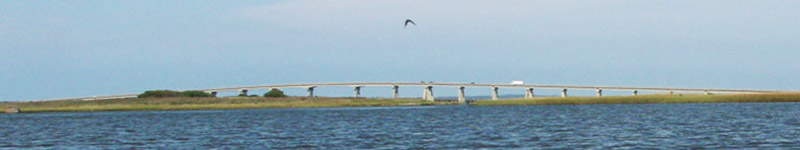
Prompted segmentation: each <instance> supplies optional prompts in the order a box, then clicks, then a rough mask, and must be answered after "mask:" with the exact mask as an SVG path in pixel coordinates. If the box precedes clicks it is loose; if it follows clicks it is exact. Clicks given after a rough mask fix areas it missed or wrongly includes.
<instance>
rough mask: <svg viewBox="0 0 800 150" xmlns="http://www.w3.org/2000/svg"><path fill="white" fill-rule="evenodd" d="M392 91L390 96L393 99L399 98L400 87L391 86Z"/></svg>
mask: <svg viewBox="0 0 800 150" xmlns="http://www.w3.org/2000/svg"><path fill="white" fill-rule="evenodd" d="M392 90H393V91H394V93H393V94H392V97H393V98H394V99H397V98H400V86H397V85H394V86H392Z"/></svg>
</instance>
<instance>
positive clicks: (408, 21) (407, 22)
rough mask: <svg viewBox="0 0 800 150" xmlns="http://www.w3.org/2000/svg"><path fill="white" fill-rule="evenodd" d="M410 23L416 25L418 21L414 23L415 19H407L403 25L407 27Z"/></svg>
mask: <svg viewBox="0 0 800 150" xmlns="http://www.w3.org/2000/svg"><path fill="white" fill-rule="evenodd" d="M409 23H411V24H412V25H414V26H416V25H417V24H416V23H414V21H411V19H406V25H403V27H404V28H405V27H407V26H408V24H409Z"/></svg>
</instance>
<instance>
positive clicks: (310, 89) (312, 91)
mask: <svg viewBox="0 0 800 150" xmlns="http://www.w3.org/2000/svg"><path fill="white" fill-rule="evenodd" d="M308 97H314V87H313V86H312V87H308Z"/></svg>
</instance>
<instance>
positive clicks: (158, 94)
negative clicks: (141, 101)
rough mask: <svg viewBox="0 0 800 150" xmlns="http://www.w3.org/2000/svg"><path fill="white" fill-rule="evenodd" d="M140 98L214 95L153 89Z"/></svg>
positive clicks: (201, 92) (200, 92)
mask: <svg viewBox="0 0 800 150" xmlns="http://www.w3.org/2000/svg"><path fill="white" fill-rule="evenodd" d="M136 97H138V98H167V97H214V95H211V94H208V93H206V92H203V91H183V92H178V91H170V90H151V91H145V92H144V93H142V94H139V95H138V96H136Z"/></svg>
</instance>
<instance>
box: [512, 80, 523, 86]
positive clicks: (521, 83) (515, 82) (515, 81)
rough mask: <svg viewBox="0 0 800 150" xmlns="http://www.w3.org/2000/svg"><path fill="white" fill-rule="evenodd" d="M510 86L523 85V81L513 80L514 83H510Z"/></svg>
mask: <svg viewBox="0 0 800 150" xmlns="http://www.w3.org/2000/svg"><path fill="white" fill-rule="evenodd" d="M511 85H525V81H521V80H514V81H511Z"/></svg>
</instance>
